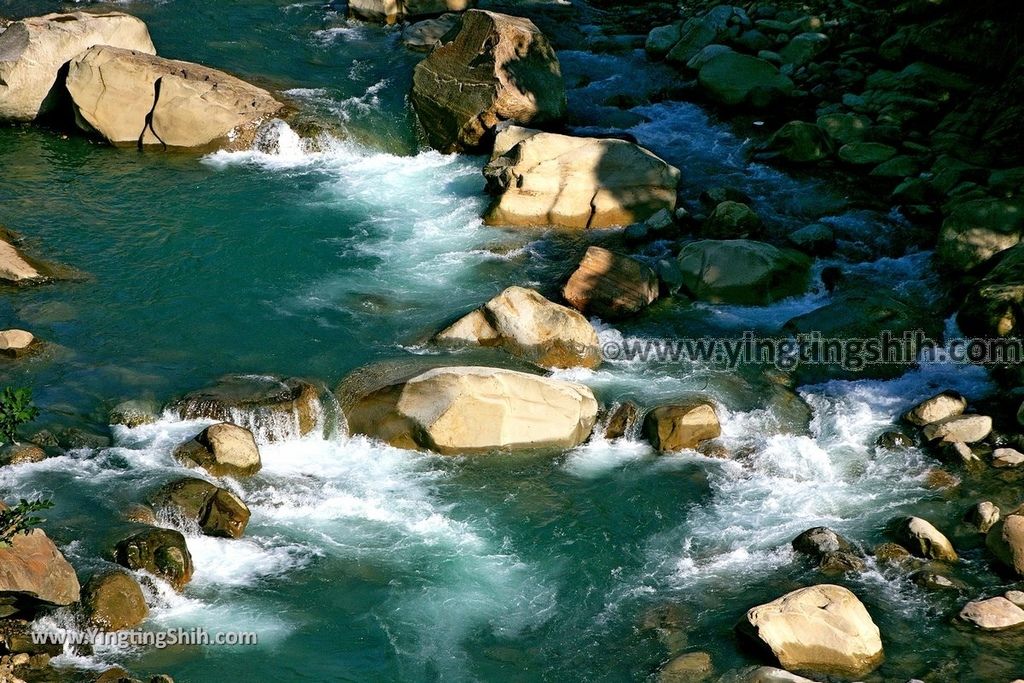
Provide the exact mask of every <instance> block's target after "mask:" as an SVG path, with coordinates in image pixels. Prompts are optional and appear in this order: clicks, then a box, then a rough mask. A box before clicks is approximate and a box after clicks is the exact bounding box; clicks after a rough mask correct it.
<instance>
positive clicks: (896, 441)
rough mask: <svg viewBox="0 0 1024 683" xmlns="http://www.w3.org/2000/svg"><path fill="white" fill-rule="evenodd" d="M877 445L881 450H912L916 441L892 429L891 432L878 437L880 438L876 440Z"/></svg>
mask: <svg viewBox="0 0 1024 683" xmlns="http://www.w3.org/2000/svg"><path fill="white" fill-rule="evenodd" d="M875 445H876V446H878V447H879V448H887V449H889V450H891V451H895V450H900V449H903V448H910V447H911V446H913V445H914V440H913V439H912V438H911V437H909V436H907V435H906V434H904V433H903V432H897V431H895V430H892V429H890V430H889V431H885V432H882V433H881V434H879V435H878V438H877V439H875Z"/></svg>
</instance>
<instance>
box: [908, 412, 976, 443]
mask: <svg viewBox="0 0 1024 683" xmlns="http://www.w3.org/2000/svg"><path fill="white" fill-rule="evenodd" d="M922 433H923V434H924V438H926V439H928V440H929V441H952V442H957V441H959V442H961V443H975V442H976V441H981V440H982V439H984V438H985V437H987V436H988V435H989V434H991V433H992V418H991V417H989V416H988V415H955V416H953V417H947V418H945V419H942V420H939V421H938V422H933V423H931V424H928V425H925V426H924V429H923V430H922Z"/></svg>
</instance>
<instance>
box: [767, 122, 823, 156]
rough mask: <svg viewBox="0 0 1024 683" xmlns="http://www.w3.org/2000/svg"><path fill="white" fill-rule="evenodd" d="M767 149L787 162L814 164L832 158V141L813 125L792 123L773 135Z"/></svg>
mask: <svg viewBox="0 0 1024 683" xmlns="http://www.w3.org/2000/svg"><path fill="white" fill-rule="evenodd" d="M765 149H766V150H767V151H769V152H773V153H775V154H776V155H777V156H778V158H780V159H783V160H785V161H789V162H792V163H798V164H804V163H813V162H817V161H821V160H822V159H827V158H828V157H829V156H831V154H832V140H831V139H830V138H829V136H828V134H827V133H826V132H825V131H823V130H822V129H821V128H819V127H818V126H816V125H815V124H813V123H807V122H805V121H790V122H789V123H786V124H784V125H783V126H782V128H779V130H777V131H776V132H775V134H774V135H772V137H771V139H770V140H769V141H768V143H767V144H766V145H765Z"/></svg>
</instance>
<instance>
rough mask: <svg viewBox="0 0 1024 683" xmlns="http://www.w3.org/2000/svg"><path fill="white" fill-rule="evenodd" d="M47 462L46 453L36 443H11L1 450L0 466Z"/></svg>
mask: <svg viewBox="0 0 1024 683" xmlns="http://www.w3.org/2000/svg"><path fill="white" fill-rule="evenodd" d="M43 460H46V451H44V450H43V449H42V448H40V447H39V446H37V445H35V444H34V443H10V444H7V445H6V446H4V447H2V448H0V465H21V464H23V463H27V462H42V461H43Z"/></svg>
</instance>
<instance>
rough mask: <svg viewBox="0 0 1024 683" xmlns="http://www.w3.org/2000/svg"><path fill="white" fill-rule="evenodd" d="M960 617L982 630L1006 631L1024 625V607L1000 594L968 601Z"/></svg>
mask: <svg viewBox="0 0 1024 683" xmlns="http://www.w3.org/2000/svg"><path fill="white" fill-rule="evenodd" d="M960 618H961V619H963V620H964V621H966V622H968V623H969V624H972V625H973V626H976V627H977V628H980V629H981V630H982V631H1005V630H1006V629H1009V628H1017V627H1019V626H1024V609H1021V608H1020V607H1018V606H1017V605H1015V604H1013V603H1012V602H1010V601H1009V600H1007V599H1006V598H1004V597H1002V596H998V597H995V598H989V599H988V600H976V601H974V602H969V603H967V604H966V605H964V608H963V609H962V610H960Z"/></svg>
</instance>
